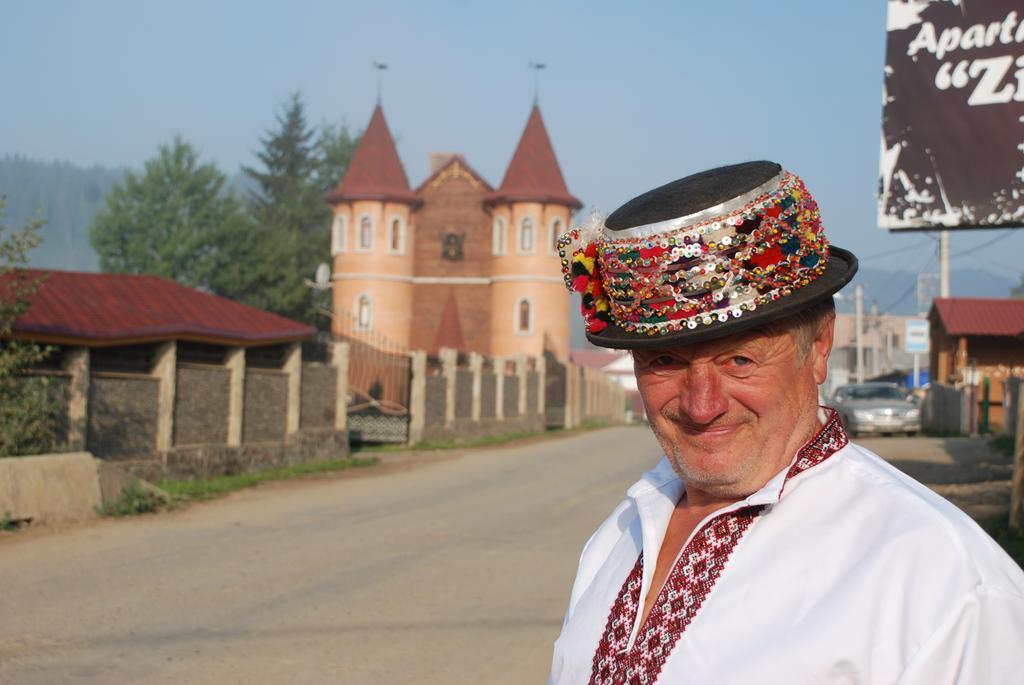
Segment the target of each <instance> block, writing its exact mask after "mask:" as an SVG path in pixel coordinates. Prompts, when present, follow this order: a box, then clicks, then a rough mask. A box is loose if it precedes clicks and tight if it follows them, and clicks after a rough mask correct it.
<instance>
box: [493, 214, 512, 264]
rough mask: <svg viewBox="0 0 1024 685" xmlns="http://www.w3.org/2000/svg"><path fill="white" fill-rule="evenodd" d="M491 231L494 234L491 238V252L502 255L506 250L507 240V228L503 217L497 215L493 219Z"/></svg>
mask: <svg viewBox="0 0 1024 685" xmlns="http://www.w3.org/2000/svg"><path fill="white" fill-rule="evenodd" d="M493 232H494V235H493V238H492V240H491V254H494V255H503V254H505V253H506V252H507V251H508V250H507V247H506V245H505V243H506V241H507V240H508V230H507V229H506V227H505V220H504V219H502V218H500V217H499V218H497V219H495V220H494V229H493Z"/></svg>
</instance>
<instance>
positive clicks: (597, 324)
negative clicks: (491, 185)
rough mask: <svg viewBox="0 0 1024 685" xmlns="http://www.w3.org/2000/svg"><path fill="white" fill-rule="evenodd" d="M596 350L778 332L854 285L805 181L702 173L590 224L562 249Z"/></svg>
mask: <svg viewBox="0 0 1024 685" xmlns="http://www.w3.org/2000/svg"><path fill="white" fill-rule="evenodd" d="M558 251H559V256H560V257H561V260H562V272H563V274H564V276H565V284H566V287H568V288H569V290H571V291H574V292H578V293H579V294H580V296H581V298H582V310H583V318H584V321H585V323H586V326H587V339H588V340H590V342H592V343H593V344H595V345H598V346H600V347H613V348H621V349H639V348H645V347H648V348H649V347H664V346H668V345H689V344H693V343H698V342H703V341H706V340H712V339H714V338H720V337H724V336H727V335H732V334H734V333H739V332H741V331H744V330H748V329H750V328H753V327H756V326H759V325H763V324H766V323H770V322H772V321H776V320H779V319H782V318H785V317H787V316H790V315H792V314H796V313H797V312H799V311H800V310H801V309H803V308H805V307H807V306H809V305H812V304H814V303H816V302H819V301H821V300H823V299H825V298H827V297H830V296H831V295H832V294H833V293H835V292H837V291H838V290H839V289H840V288H842V287H843V286H844V285H846V284H847V283H849V282H850V280H851V279H852V278H853V276H854V274H855V273H857V258H856V257H855V256H854V255H853V254H852V253H850V252H848V251H846V250H843V249H841V248H838V247H834V246H831V245H829V243H828V240H827V239H826V238H825V230H824V227H823V226H822V223H821V215H820V213H819V211H818V204H817V203H816V202H815V201H814V198H813V197H811V194H810V193H809V192H808V191H807V188H806V187H805V186H804V183H803V181H801V180H800V179H799V178H798V177H797V176H796V175H794V174H791V173H790V172H788V171H785V170H783V169H782V167H781V166H779V165H778V164H775V163H773V162H747V163H744V164H734V165H732V166H724V167H719V168H717V169H711V170H708V171H703V172H700V173H697V174H694V175H692V176H687V177H686V178H682V179H679V180H678V181H673V182H672V183H668V184H666V185H663V186H661V187H660V188H655V189H654V190H651V191H649V192H647V193H644V194H643V195H640V196H638V197H635V198H633V199H632V200H630V201H629V202H627V203H626V204H624V205H622V206H621V207H619V208H618V209H617V210H615V211H614V212H613V213H612V214H611V215H609V216H608V217H607V219H602V218H601V217H600V216H597V215H595V216H593V217H591V219H590V221H589V222H587V223H586V224H584V225H583V226H577V227H573V228H571V229H570V230H569V231H568V232H566V233H565V234H563V235H562V236H561V237H560V238H559V240H558Z"/></svg>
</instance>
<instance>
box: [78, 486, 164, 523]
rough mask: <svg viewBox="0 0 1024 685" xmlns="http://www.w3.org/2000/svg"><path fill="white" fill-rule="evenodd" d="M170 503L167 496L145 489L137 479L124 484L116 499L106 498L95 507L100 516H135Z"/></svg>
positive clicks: (153, 510) (156, 509)
mask: <svg viewBox="0 0 1024 685" xmlns="http://www.w3.org/2000/svg"><path fill="white" fill-rule="evenodd" d="M168 504H170V503H169V502H168V501H167V498H166V497H164V496H163V495H161V494H160V493H158V492H153V491H152V490H147V489H145V488H144V487H142V485H140V484H139V482H138V481H134V480H133V481H132V482H130V483H129V484H128V485H126V486H125V487H124V488H123V489H122V490H121V494H120V496H119V497H118V498H117V499H112V500H107V501H105V502H104V503H103V504H102V505H100V506H98V507H96V512H97V513H98V514H99V515H100V516H114V517H121V516H136V515H138V514H152V513H153V512H156V511H159V510H160V509H161V508H162V507H165V506H167V505H168Z"/></svg>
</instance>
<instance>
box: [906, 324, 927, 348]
mask: <svg viewBox="0 0 1024 685" xmlns="http://www.w3.org/2000/svg"><path fill="white" fill-rule="evenodd" d="M929 335H930V334H929V330H928V319H907V327H906V330H905V332H904V335H903V351H904V352H908V353H910V354H927V352H928V349H929V348H928V342H929V340H928V338H929Z"/></svg>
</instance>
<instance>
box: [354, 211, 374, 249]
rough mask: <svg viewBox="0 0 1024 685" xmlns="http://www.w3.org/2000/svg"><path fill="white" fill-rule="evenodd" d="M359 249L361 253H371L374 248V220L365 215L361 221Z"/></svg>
mask: <svg viewBox="0 0 1024 685" xmlns="http://www.w3.org/2000/svg"><path fill="white" fill-rule="evenodd" d="M357 247H358V249H359V251H360V252H369V251H370V250H371V249H372V248H373V219H371V218H370V217H369V216H367V215H363V217H362V218H361V219H359V242H358V244H357Z"/></svg>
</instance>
